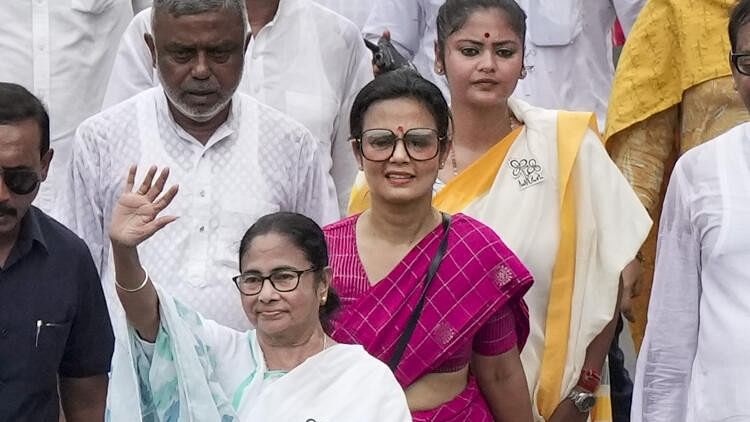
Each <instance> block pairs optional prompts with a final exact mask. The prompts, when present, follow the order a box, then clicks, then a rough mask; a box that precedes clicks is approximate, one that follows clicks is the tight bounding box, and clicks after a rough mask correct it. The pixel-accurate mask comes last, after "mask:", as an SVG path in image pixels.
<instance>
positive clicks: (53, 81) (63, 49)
mask: <svg viewBox="0 0 750 422" xmlns="http://www.w3.org/2000/svg"><path fill="white" fill-rule="evenodd" d="M144 2H145V0H67V1H61V0H34V1H29V0H5V1H3V2H2V6H0V22H2V30H0V51H2V60H0V81H3V82H13V83H17V84H19V85H22V86H24V87H25V88H26V89H28V90H29V91H31V92H32V93H34V94H35V95H36V96H37V97H38V98H39V99H40V100H41V101H42V103H44V104H45V105H46V106H47V110H48V112H49V114H50V126H51V127H50V130H51V134H50V135H51V136H50V137H51V144H52V148H54V150H55V158H54V159H53V160H52V164H51V166H50V172H49V177H48V178H47V181H45V182H44V183H43V184H42V187H41V190H40V191H39V195H38V196H37V198H36V201H35V202H34V204H35V205H36V206H38V207H40V208H41V209H43V210H44V211H46V212H49V211H50V210H51V208H52V205H53V204H54V199H55V193H56V192H57V191H58V190H59V189H60V188H61V187H62V181H63V179H64V177H65V172H66V168H67V165H68V161H69V157H70V149H71V145H72V141H73V135H74V133H75V129H76V127H78V125H79V124H80V123H81V122H82V121H83V120H84V119H86V118H87V117H89V116H92V115H93V114H95V113H97V112H99V110H100V108H101V105H102V97H103V96H104V90H105V88H106V86H107V79H108V78H109V73H110V70H111V69H112V62H113V61H114V57H115V53H114V51H115V50H114V48H115V46H116V45H117V43H118V42H119V40H120V35H121V34H122V33H123V31H124V30H125V27H126V26H127V24H128V22H129V21H130V19H131V18H132V17H133V10H134V9H135V10H136V11H138V10H140V9H142V8H143V7H144V5H143V3H144Z"/></svg>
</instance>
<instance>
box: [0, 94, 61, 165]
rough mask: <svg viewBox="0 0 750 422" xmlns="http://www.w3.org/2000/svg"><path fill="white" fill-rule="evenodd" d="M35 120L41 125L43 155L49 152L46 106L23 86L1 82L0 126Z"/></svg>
mask: <svg viewBox="0 0 750 422" xmlns="http://www.w3.org/2000/svg"><path fill="white" fill-rule="evenodd" d="M28 119H31V120H34V121H35V122H36V123H37V124H38V125H39V133H40V134H41V139H40V140H39V150H40V152H41V155H42V156H43V155H44V154H46V153H47V151H49V114H47V110H46V109H45V108H44V105H43V104H42V102H41V101H39V99H38V98H37V97H35V96H34V94H32V93H31V92H29V90H27V89H26V88H24V87H22V86H21V85H18V84H14V83H9V82H0V125H9V124H14V123H19V122H22V121H24V120H28Z"/></svg>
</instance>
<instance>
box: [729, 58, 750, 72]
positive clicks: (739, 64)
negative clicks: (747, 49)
mask: <svg viewBox="0 0 750 422" xmlns="http://www.w3.org/2000/svg"><path fill="white" fill-rule="evenodd" d="M730 56H731V60H732V64H733V65H734V68H735V69H737V71H738V72H740V73H741V74H743V75H746V76H750V53H732V54H731V55H730Z"/></svg>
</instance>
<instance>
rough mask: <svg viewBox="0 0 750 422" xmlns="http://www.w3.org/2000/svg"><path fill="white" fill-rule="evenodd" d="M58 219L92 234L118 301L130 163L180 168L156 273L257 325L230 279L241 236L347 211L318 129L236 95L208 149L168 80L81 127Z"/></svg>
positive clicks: (212, 307) (212, 313)
mask: <svg viewBox="0 0 750 422" xmlns="http://www.w3.org/2000/svg"><path fill="white" fill-rule="evenodd" d="M72 158H73V160H72V164H71V171H70V174H69V178H68V180H66V189H65V190H64V191H63V194H62V195H61V196H62V198H61V201H60V209H59V210H57V212H56V215H55V216H56V217H57V218H58V219H59V220H60V221H61V222H63V223H64V224H66V225H67V226H68V227H69V228H71V229H72V230H73V231H75V232H76V233H77V234H78V235H79V236H81V237H82V238H83V239H84V240H85V241H86V243H87V244H88V246H89V248H90V249H91V251H92V255H93V257H94V261H95V263H96V264H97V266H98V267H99V268H100V271H101V274H102V278H103V280H104V285H105V292H106V293H107V295H108V298H109V299H110V301H112V300H114V301H116V300H117V299H116V298H114V290H113V287H112V282H111V276H112V274H111V271H112V267H111V265H110V261H109V239H108V225H109V222H110V220H111V215H112V210H113V208H114V206H115V204H116V201H117V199H118V197H119V195H120V194H121V192H122V182H123V180H124V176H125V175H126V174H127V169H128V168H129V166H130V165H131V164H134V163H138V164H139V172H138V175H137V180H136V183H138V182H139V180H140V179H141V178H142V177H143V173H144V172H145V171H146V170H147V169H148V167H149V166H150V165H152V164H153V165H157V166H159V167H169V168H170V170H171V172H170V180H169V183H170V184H179V185H180V192H179V193H178V195H177V197H176V198H175V199H174V202H173V203H172V204H171V205H170V206H169V207H168V208H167V209H166V210H164V211H163V214H164V215H176V216H179V219H178V220H177V221H175V222H174V223H172V224H170V225H169V226H167V227H166V228H164V229H163V230H161V231H160V232H158V233H157V234H155V235H154V236H153V237H152V238H150V239H149V240H148V241H146V242H144V243H143V244H142V245H141V247H140V248H139V250H140V255H141V260H142V262H143V265H144V267H145V268H146V269H147V270H148V271H149V273H150V274H151V277H152V279H153V280H154V281H155V282H157V283H159V284H160V285H161V286H162V287H163V288H165V289H166V290H167V291H168V292H170V294H173V295H174V296H176V297H177V298H178V299H180V300H181V301H182V302H183V303H185V304H187V305H188V306H190V307H191V308H193V309H195V310H197V311H199V312H201V313H202V314H203V315H205V316H206V317H207V318H209V319H213V320H216V321H218V322H219V323H221V324H225V325H228V326H231V327H234V328H237V329H246V328H248V327H249V323H248V320H247V317H246V316H245V314H244V312H243V311H242V307H241V306H240V300H239V298H240V296H239V292H238V291H237V289H236V287H235V286H234V284H233V283H232V280H231V277H232V276H234V275H236V274H238V273H239V264H238V261H239V260H238V251H239V241H240V239H241V238H242V235H243V234H244V233H245V231H246V230H247V229H248V228H249V227H250V226H251V225H252V224H253V223H254V222H255V221H256V220H257V219H258V218H260V217H261V216H263V215H266V214H269V213H272V212H276V211H291V212H298V213H301V214H304V215H307V216H309V217H311V218H312V219H314V220H315V221H316V222H318V223H319V224H321V225H323V224H326V223H330V222H332V221H335V220H336V219H338V217H339V215H338V208H337V206H336V200H335V195H334V189H333V183H332V181H331V179H330V176H329V175H328V173H327V172H326V171H325V169H324V167H323V165H322V160H321V159H320V153H319V152H318V150H317V148H316V144H315V142H314V141H313V139H312V135H311V134H310V132H309V131H308V130H307V129H305V128H304V127H303V126H301V125H300V124H299V123H297V122H295V121H294V120H292V119H290V118H288V117H286V116H285V115H283V114H282V113H280V112H278V111H276V110H274V109H272V108H270V107H267V106H264V105H262V104H260V103H258V102H257V101H256V100H254V99H252V98H250V97H248V96H245V95H243V94H235V96H234V97H233V99H232V103H231V112H230V114H229V118H228V119H227V121H226V122H225V123H224V124H223V125H222V126H221V127H219V128H218V129H217V130H216V132H215V133H214V134H213V136H212V137H211V138H210V139H209V140H208V141H207V142H206V144H205V145H203V144H201V143H200V142H198V141H197V140H196V139H195V138H193V137H192V136H191V135H190V134H188V133H187V132H186V131H185V130H184V129H182V128H181V127H180V126H178V125H177V124H176V123H175V121H174V119H173V117H172V114H171V112H170V111H169V108H168V105H167V100H166V97H165V95H164V92H163V90H162V89H161V88H160V87H157V88H153V89H151V90H148V91H145V92H143V93H141V94H139V95H137V96H136V97H133V98H131V99H129V100H127V101H125V102H123V103H121V104H118V105H116V106H114V107H111V108H109V109H107V110H105V111H103V112H101V113H100V114H98V115H96V116H94V117H92V118H90V119H88V120H86V121H85V122H84V123H83V124H81V126H80V128H79V129H78V132H77V136H76V140H75V143H74V147H73V157H72Z"/></svg>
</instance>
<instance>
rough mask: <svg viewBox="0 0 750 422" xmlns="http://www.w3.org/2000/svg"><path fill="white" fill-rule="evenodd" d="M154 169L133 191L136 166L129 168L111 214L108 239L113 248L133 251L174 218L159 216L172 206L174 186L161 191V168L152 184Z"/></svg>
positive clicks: (166, 171) (166, 170)
mask: <svg viewBox="0 0 750 422" xmlns="http://www.w3.org/2000/svg"><path fill="white" fill-rule="evenodd" d="M157 170H158V169H157V167H156V166H151V168H149V170H148V172H146V176H145V177H144V179H143V182H141V184H140V187H138V189H137V190H135V191H134V190H133V188H134V185H135V174H136V171H137V167H136V166H131V167H130V170H129V171H128V176H127V181H126V183H125V189H124V190H123V193H122V195H121V196H120V199H119V200H118V201H117V205H115V208H114V210H113V211H112V222H111V225H110V228H109V237H110V239H111V241H112V243H113V244H114V245H117V246H122V247H130V248H134V247H136V246H138V245H139V244H141V243H142V242H143V241H145V240H146V239H148V238H149V237H151V236H153V234H154V233H156V232H157V231H159V230H161V229H162V228H164V226H166V225H167V224H169V223H171V222H173V221H175V220H176V219H177V217H176V216H172V215H163V216H159V213H161V212H162V211H163V210H164V209H165V208H166V207H167V206H169V204H170V203H172V200H173V199H174V197H175V195H177V190H178V186H177V185H173V186H171V187H170V188H169V189H167V191H166V192H164V186H165V185H166V183H167V179H168V178H169V168H163V169H162V170H161V172H160V173H159V177H157V178H156V180H155V181H154V177H155V176H156V173H157Z"/></svg>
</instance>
